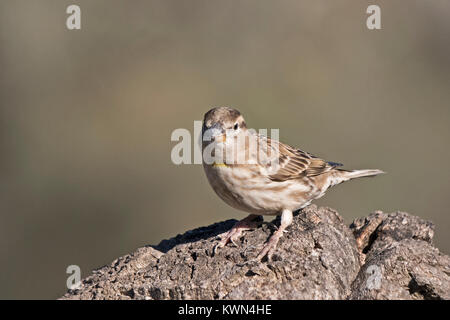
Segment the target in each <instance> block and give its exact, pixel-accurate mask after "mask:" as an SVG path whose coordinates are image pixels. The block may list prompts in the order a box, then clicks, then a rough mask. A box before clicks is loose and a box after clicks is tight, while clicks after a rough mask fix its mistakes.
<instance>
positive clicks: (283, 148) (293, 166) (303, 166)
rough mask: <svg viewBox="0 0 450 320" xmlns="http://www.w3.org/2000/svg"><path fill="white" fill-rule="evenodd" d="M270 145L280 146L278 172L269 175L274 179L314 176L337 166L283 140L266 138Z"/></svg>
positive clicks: (283, 179)
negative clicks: (276, 140) (277, 140)
mask: <svg viewBox="0 0 450 320" xmlns="http://www.w3.org/2000/svg"><path fill="white" fill-rule="evenodd" d="M265 139H266V141H267V142H268V144H269V145H270V146H274V145H275V144H276V145H277V146H278V147H279V153H278V160H279V167H278V170H277V171H276V173H274V174H271V175H269V176H268V177H269V178H270V179H271V180H273V181H286V180H291V179H297V178H301V177H312V176H317V175H320V174H322V173H325V172H328V171H330V170H331V169H333V168H334V167H335V165H330V164H329V163H328V162H326V161H324V160H322V159H320V158H317V157H315V156H314V155H312V154H310V153H308V152H305V151H302V150H299V149H295V148H293V147H291V146H289V145H287V144H284V143H282V142H275V141H274V140H271V139H270V138H265Z"/></svg>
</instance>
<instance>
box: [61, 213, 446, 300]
mask: <svg viewBox="0 0 450 320" xmlns="http://www.w3.org/2000/svg"><path fill="white" fill-rule="evenodd" d="M235 222H236V221H235V220H227V221H224V222H220V223H216V224H213V225H210V226H207V227H202V228H198V229H195V230H190V231H187V232H186V233H184V234H182V235H178V236H176V237H174V238H171V239H169V240H163V241H161V243H160V244H158V245H157V246H146V247H143V248H139V249H138V250H137V251H135V252H134V253H131V254H129V255H126V256H123V257H120V258H118V259H116V260H115V261H114V262H113V263H112V264H111V265H109V266H104V267H102V268H100V269H98V270H96V271H94V272H93V274H92V275H91V276H89V277H88V278H86V279H84V280H83V281H82V283H81V286H80V288H79V289H76V290H69V291H68V292H67V293H66V294H65V295H64V296H63V297H62V299H449V298H450V258H449V256H447V255H444V254H442V253H440V252H439V250H438V249H437V248H435V247H434V246H433V244H432V238H433V235H434V231H433V229H434V226H433V224H432V223H430V222H427V221H424V220H422V219H420V218H418V217H415V216H411V215H409V214H407V213H404V212H395V213H390V214H386V213H383V212H375V213H372V214H370V215H369V216H368V217H366V218H360V219H356V220H355V221H354V222H353V223H352V224H351V225H350V226H349V227H348V226H347V225H345V224H344V222H343V219H342V218H341V217H340V215H339V214H338V213H337V212H336V211H335V210H333V209H330V208H323V207H321V208H318V207H317V206H315V205H311V206H309V207H308V208H305V209H304V210H303V211H301V212H300V213H299V214H298V215H296V216H295V217H294V222H293V223H292V225H291V226H290V227H289V228H288V229H287V230H288V232H287V233H285V234H284V236H283V237H282V238H281V239H280V241H279V243H278V246H277V249H276V252H275V254H274V256H273V257H272V260H271V261H263V262H259V261H255V260H254V258H255V257H256V256H257V254H258V253H259V251H260V250H261V248H262V246H263V244H264V243H265V241H267V239H268V238H269V236H270V234H271V233H272V232H273V230H274V228H276V225H278V224H279V219H275V220H274V221H273V223H272V224H263V225H262V226H261V227H258V228H256V229H255V230H252V231H248V232H246V233H245V234H244V235H243V236H242V237H241V238H240V241H239V242H238V247H234V246H232V245H228V246H226V247H225V248H222V249H221V250H220V251H218V252H217V253H216V254H213V247H214V245H215V244H216V243H217V241H218V239H219V237H218V235H220V234H222V233H224V232H226V231H227V230H229V229H230V228H231V227H232V225H233V224H234V223H235Z"/></svg>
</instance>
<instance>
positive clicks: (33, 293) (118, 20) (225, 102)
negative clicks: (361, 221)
mask: <svg viewBox="0 0 450 320" xmlns="http://www.w3.org/2000/svg"><path fill="white" fill-rule="evenodd" d="M69 4H79V5H80V6H81V10H82V15H81V18H82V29H81V30H78V31H69V30H67V28H66V25H65V23H66V18H67V16H68V15H67V14H66V12H65V11H66V7H67V6H68V5H69ZM369 4H378V5H380V7H381V10H382V11H381V12H382V14H381V18H382V30H375V31H370V30H368V29H367V28H366V25H365V21H366V17H367V14H366V8H367V6H368V5H369ZM449 16H450V2H449V1H448V0H441V1H439V0H432V1H406V0H405V1H375V0H374V1H360V0H353V1H331V0H329V1H323V0H321V1H300V0H290V1H287V0H283V1H269V0H265V1H263V0H245V1H244V0H242V1H236V0H230V1H218V0H186V1H181V0H178V1H168V0H160V1H142V0H141V1H138V0H134V1H125V0H122V1H112V0H109V1H106V0H104V1H101V0H96V1H87V0H86V1H75V0H73V1H65V0H64V1H62V0H58V1H57V0H36V1H25V0H2V1H1V2H0V155H1V157H0V210H1V216H0V219H1V220H0V283H1V290H0V297H1V298H13V299H15V298H49V299H53V298H57V297H58V296H60V295H62V294H63V293H64V292H65V290H66V288H65V283H66V278H67V274H66V273H65V271H66V267H67V266H68V265H71V264H76V265H79V266H80V267H81V270H82V276H83V277H84V276H87V275H89V273H90V271H91V270H92V269H93V268H96V267H100V266H102V265H104V264H107V263H110V262H111V261H112V260H113V259H114V258H116V257H118V256H120V255H124V254H126V253H129V252H131V251H133V250H134V249H135V248H137V247H139V246H143V245H146V244H157V243H158V242H159V241H160V240H161V239H163V238H168V237H171V236H174V235H176V234H177V233H182V232H184V231H186V230H188V229H191V228H194V227H198V226H203V225H208V224H211V223H213V222H217V221H220V220H223V219H228V218H242V217H244V215H245V214H243V213H241V212H238V211H235V210H234V209H232V208H230V207H228V206H227V205H226V204H224V203H222V201H221V200H220V199H219V198H218V197H217V196H216V195H215V194H214V192H213V191H212V190H211V189H210V187H209V185H208V183H207V180H206V178H205V176H204V173H203V169H202V167H201V166H200V165H181V166H176V165H174V164H173V163H172V162H171V159H170V152H171V149H172V147H173V146H174V145H175V143H173V142H171V141H170V136H171V133H172V131H173V130H174V129H176V128H187V129H189V130H191V131H192V130H193V121H194V120H201V119H202V117H203V114H204V113H205V112H206V111H207V110H208V109H209V108H210V107H212V106H232V107H235V108H238V109H239V110H240V111H241V112H242V113H243V114H244V116H245V118H246V120H247V123H248V125H249V127H252V128H256V129H259V128H269V129H270V128H279V129H280V138H281V140H282V141H284V142H286V143H289V144H291V145H294V146H298V147H300V148H302V149H304V150H306V151H309V152H311V153H314V154H316V155H318V156H321V157H323V158H325V159H327V160H330V161H337V162H342V163H344V164H345V165H346V168H380V169H383V170H385V171H387V172H388V174H387V175H384V176H381V177H377V178H374V179H362V180H358V181H353V182H349V183H346V184H343V185H340V186H338V187H336V188H335V189H334V190H331V191H330V192H329V193H328V194H327V196H325V197H324V198H323V199H321V200H320V201H318V202H317V203H318V204H320V205H326V206H330V207H333V208H336V209H337V210H338V211H339V212H340V213H341V214H342V215H343V217H344V218H345V220H346V222H347V223H350V222H351V220H352V219H353V218H355V217H360V216H364V215H367V214H369V213H370V212H371V211H373V210H377V209H380V210H384V211H388V212H390V211H394V210H403V211H408V212H410V213H413V214H416V215H419V216H421V217H423V218H426V219H429V220H432V221H433V222H434V223H435V224H436V226H437V227H436V241H435V242H436V244H437V246H438V247H439V248H440V249H441V250H442V251H443V252H446V253H448V252H450V235H449V232H448V230H449V227H450V216H449V207H450V197H449V189H450V174H449V169H448V166H449V162H450V151H449V147H448V144H449V138H450V129H449V119H450V103H449V101H450V41H449V39H450V19H449Z"/></svg>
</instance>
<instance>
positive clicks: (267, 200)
mask: <svg viewBox="0 0 450 320" xmlns="http://www.w3.org/2000/svg"><path fill="white" fill-rule="evenodd" d="M205 172H206V176H207V177H208V181H209V183H210V184H211V186H212V188H213V189H214V191H215V192H216V194H217V195H218V196H219V197H220V198H221V199H222V200H223V201H225V203H227V204H228V205H230V206H231V207H233V208H236V209H238V210H242V211H245V212H248V213H253V214H261V215H276V214H279V213H280V212H281V211H282V210H283V209H289V210H292V211H294V210H297V209H300V208H303V207H305V206H306V205H308V204H309V203H310V202H311V199H310V198H311V191H312V190H311V186H310V185H309V184H308V183H301V182H300V181H298V180H288V181H282V182H277V181H271V180H270V179H268V178H266V177H264V176H263V175H261V174H259V173H258V172H252V171H251V170H248V169H245V168H237V167H225V166H223V167H211V166H205Z"/></svg>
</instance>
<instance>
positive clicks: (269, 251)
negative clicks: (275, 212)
mask: <svg viewBox="0 0 450 320" xmlns="http://www.w3.org/2000/svg"><path fill="white" fill-rule="evenodd" d="M292 218H293V217H292V211H290V210H283V212H282V214H281V223H280V227H279V228H277V229H276V231H275V232H274V233H273V234H272V236H271V237H270V239H269V241H267V243H266V244H265V245H264V247H263V249H262V250H261V252H260V253H259V254H258V256H257V257H256V259H257V260H261V259H262V258H264V257H265V256H267V260H269V261H270V260H271V258H272V255H273V253H274V251H275V248H276V247H277V244H278V241H279V240H280V238H281V237H282V236H283V233H284V232H286V228H287V227H288V226H289V225H290V224H291V223H292Z"/></svg>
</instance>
